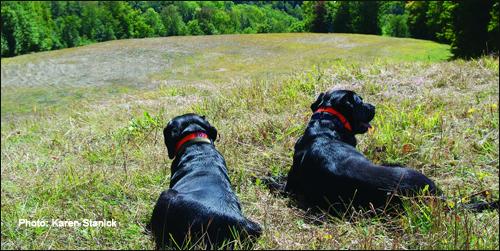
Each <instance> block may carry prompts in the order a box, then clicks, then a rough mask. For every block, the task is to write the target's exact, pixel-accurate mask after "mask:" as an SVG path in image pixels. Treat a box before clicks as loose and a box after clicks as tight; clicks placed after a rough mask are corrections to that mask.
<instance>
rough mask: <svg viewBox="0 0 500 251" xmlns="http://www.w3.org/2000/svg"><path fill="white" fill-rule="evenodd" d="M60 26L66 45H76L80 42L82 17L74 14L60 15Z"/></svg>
mask: <svg viewBox="0 0 500 251" xmlns="http://www.w3.org/2000/svg"><path fill="white" fill-rule="evenodd" d="M58 21H59V27H61V38H62V42H63V43H64V44H65V45H66V47H75V46H77V45H79V43H80V34H79V32H78V30H79V29H80V25H81V21H80V18H78V17H77V16H74V15H70V16H66V17H64V18H63V17H59V18H58Z"/></svg>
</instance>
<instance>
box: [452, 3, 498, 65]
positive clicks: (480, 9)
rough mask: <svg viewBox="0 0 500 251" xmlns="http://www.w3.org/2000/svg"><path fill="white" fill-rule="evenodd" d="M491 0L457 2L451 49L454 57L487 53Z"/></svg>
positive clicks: (469, 56) (476, 55)
mask: <svg viewBox="0 0 500 251" xmlns="http://www.w3.org/2000/svg"><path fill="white" fill-rule="evenodd" d="M492 7H493V1H490V0H476V1H462V2H458V4H457V6H456V9H455V10H454V11H455V12H454V22H453V24H454V39H453V40H452V43H451V51H452V53H453V54H454V55H455V56H456V57H465V58H471V57H478V56H481V55H484V54H486V53H488V51H487V50H488V24H489V23H490V19H491V17H490V11H491V9H492Z"/></svg>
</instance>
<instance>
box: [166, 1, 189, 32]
mask: <svg viewBox="0 0 500 251" xmlns="http://www.w3.org/2000/svg"><path fill="white" fill-rule="evenodd" d="M160 17H161V20H162V22H163V26H164V27H165V33H164V34H163V35H165V36H176V35H184V34H186V33H187V27H186V24H185V23H184V21H183V20H182V16H181V14H180V13H179V11H178V7H177V6H176V5H169V6H167V7H165V8H163V9H162V11H161V13H160Z"/></svg>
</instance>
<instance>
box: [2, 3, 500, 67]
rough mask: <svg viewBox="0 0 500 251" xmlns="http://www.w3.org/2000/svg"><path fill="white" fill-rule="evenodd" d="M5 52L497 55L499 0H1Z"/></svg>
mask: <svg viewBox="0 0 500 251" xmlns="http://www.w3.org/2000/svg"><path fill="white" fill-rule="evenodd" d="M1 7H2V8H1V56H2V57H5V56H15V55H21V54H26V53H30V52H37V51H47V50H54V49H61V48H67V47H74V46H80V45H85V44H90V43H95V42H102V41H108V40H114V39H126V38H145V37H164V36H182V35H215V34H240V33H282V32H338V33H361V34H377V35H385V36H394V37H414V38H420V39H429V40H434V41H438V42H442V43H448V44H451V47H452V52H453V53H454V55H455V56H457V57H477V56H480V55H483V54H487V53H497V54H498V37H499V34H498V33H499V32H498V30H499V28H498V13H499V1H498V0H494V1H492V0H475V1H472V0H468V1H460V2H452V1H431V2H420V1H392V2H377V1H355V2H345V1H316V2H307V1H304V2H303V1H210V2H207V1H189V2H177V1H127V2H124V1H94V2H86V1H51V2H38V1H2V2H1Z"/></svg>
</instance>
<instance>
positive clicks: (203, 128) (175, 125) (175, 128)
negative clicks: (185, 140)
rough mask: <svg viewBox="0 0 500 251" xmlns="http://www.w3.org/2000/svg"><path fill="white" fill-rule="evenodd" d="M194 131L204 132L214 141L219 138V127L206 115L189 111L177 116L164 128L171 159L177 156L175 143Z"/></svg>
mask: <svg viewBox="0 0 500 251" xmlns="http://www.w3.org/2000/svg"><path fill="white" fill-rule="evenodd" d="M194 132H204V133H206V134H207V135H208V137H209V138H210V139H211V140H212V141H215V140H216V139H217V129H215V127H213V126H211V125H210V123H208V121H207V120H206V119H205V116H200V115H197V114H194V113H188V114H184V115H181V116H177V117H175V118H173V119H172V120H170V122H168V124H167V126H166V127H165V129H163V136H164V138H165V145H166V146H167V150H168V157H169V158H170V159H173V158H174V157H175V145H176V144H177V142H178V141H179V140H181V139H182V137H184V136H186V135H188V134H190V133H194Z"/></svg>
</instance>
